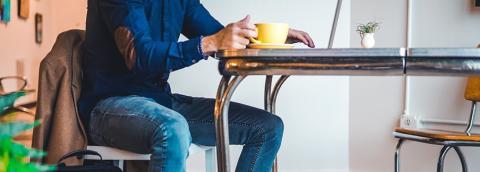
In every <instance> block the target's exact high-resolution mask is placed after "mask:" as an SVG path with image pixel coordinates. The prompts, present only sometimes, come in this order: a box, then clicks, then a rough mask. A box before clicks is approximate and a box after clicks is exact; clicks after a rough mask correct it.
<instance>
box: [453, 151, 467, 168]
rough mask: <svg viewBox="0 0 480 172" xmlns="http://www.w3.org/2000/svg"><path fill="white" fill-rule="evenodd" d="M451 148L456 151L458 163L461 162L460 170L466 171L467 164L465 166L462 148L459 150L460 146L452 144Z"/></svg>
mask: <svg viewBox="0 0 480 172" xmlns="http://www.w3.org/2000/svg"><path fill="white" fill-rule="evenodd" d="M453 149H455V151H456V152H457V155H458V158H459V159H460V163H461V164H462V172H467V171H468V166H467V161H465V156H463V153H462V150H460V147H458V146H453Z"/></svg>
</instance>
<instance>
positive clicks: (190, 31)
mask: <svg viewBox="0 0 480 172" xmlns="http://www.w3.org/2000/svg"><path fill="white" fill-rule="evenodd" d="M221 29H223V25H222V24H220V22H218V21H217V20H216V19H215V18H213V17H212V15H210V13H209V12H208V11H207V9H205V7H204V6H203V5H202V4H201V3H200V1H199V0H189V3H188V5H187V9H186V14H185V19H184V22H183V30H182V33H183V35H185V36H186V37H187V38H194V37H198V36H208V35H212V34H214V33H217V32H218V31H220V30H221Z"/></svg>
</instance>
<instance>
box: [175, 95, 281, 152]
mask: <svg viewBox="0 0 480 172" xmlns="http://www.w3.org/2000/svg"><path fill="white" fill-rule="evenodd" d="M214 105H215V99H210V98H198V97H189V96H184V95H180V94H174V101H173V107H172V109H173V110H175V111H177V112H179V113H180V114H182V115H183V116H184V117H185V118H186V119H187V122H188V125H189V128H190V133H191V135H192V143H195V144H199V145H205V146H214V145H215V140H216V139H215V138H216V136H215V121H214ZM228 121H229V122H228V123H229V133H230V137H229V139H230V144H234V145H245V144H249V142H251V141H257V140H261V139H260V138H255V137H263V135H262V134H261V133H260V132H272V133H274V135H276V136H279V137H280V138H278V139H279V140H281V133H283V123H282V120H281V119H280V118H279V117H278V116H276V115H273V114H271V113H269V112H267V111H265V110H263V109H258V108H255V107H252V106H247V105H244V104H240V103H236V102H231V103H230V106H229V113H228Z"/></svg>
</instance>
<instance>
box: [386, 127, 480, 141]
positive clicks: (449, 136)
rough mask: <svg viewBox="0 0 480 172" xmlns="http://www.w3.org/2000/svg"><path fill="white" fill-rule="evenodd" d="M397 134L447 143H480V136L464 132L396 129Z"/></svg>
mask: <svg viewBox="0 0 480 172" xmlns="http://www.w3.org/2000/svg"><path fill="white" fill-rule="evenodd" d="M395 132H397V133H401V134H407V135H412V136H418V137H424V138H430V139H437V140H445V141H473V142H480V135H478V134H472V135H470V136H469V135H467V134H465V133H463V132H455V131H443V130H419V129H417V130H412V129H406V128H396V129H395Z"/></svg>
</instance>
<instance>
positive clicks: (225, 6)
mask: <svg viewBox="0 0 480 172" xmlns="http://www.w3.org/2000/svg"><path fill="white" fill-rule="evenodd" d="M202 3H203V4H204V5H205V6H206V8H207V9H209V10H210V11H211V13H212V14H213V16H215V17H216V18H217V19H218V20H219V21H220V22H222V23H223V24H227V23H229V22H234V21H237V20H240V19H241V18H243V17H244V16H245V15H247V14H250V15H251V16H252V20H253V22H286V23H289V24H290V26H291V27H293V28H298V29H302V30H305V31H307V32H309V33H310V34H311V36H312V37H313V39H314V40H315V41H316V45H317V46H318V47H326V46H327V44H328V38H329V34H330V27H331V22H332V20H333V14H334V10H335V5H336V1H335V0H328V1H327V0H325V1H316V0H297V1H295V2H293V1H289V0H263V1H258V0H243V1H236V0H226V1H213V0H203V1H202ZM349 18H350V1H349V0H346V1H345V4H344V6H343V11H342V16H341V21H340V24H339V28H338V29H339V30H338V32H337V35H338V37H337V39H336V40H337V41H336V44H335V46H336V47H348V46H349V37H350V35H349V29H350V19H349ZM297 47H304V46H302V45H297ZM192 76H193V77H192ZM219 81H220V76H219V75H218V72H217V61H216V60H214V59H210V60H208V61H203V62H201V63H199V64H196V65H195V66H193V67H190V68H188V69H183V70H181V71H178V72H175V73H173V75H172V78H171V79H170V83H171V84H172V85H173V86H172V87H173V91H174V92H178V93H184V94H188V95H194V96H203V97H213V96H214V95H215V93H216V88H217V86H218V82H219ZM263 82H264V77H249V78H247V79H246V80H245V81H244V83H242V84H241V85H240V86H239V88H238V90H237V92H236V94H235V95H234V97H233V100H235V101H239V102H242V103H245V104H249V105H253V106H256V107H259V108H262V107H263V86H264V83H263ZM192 85H195V86H196V87H193V86H192ZM199 85H201V87H198V86H199ZM348 85H349V84H348V77H297V76H295V77H291V78H290V79H289V80H288V81H287V82H286V83H285V85H284V87H283V89H282V91H281V93H280V94H279V98H278V99H279V100H278V104H277V112H278V114H279V116H281V117H282V118H283V120H284V122H285V135H284V140H283V141H284V142H283V145H282V148H281V150H280V154H279V163H280V171H295V172H298V171H348V91H349V90H348ZM239 151H240V148H239V147H236V148H235V150H234V153H233V156H234V158H233V159H234V160H235V159H236V158H237V157H238V153H239ZM189 162H190V164H189V167H193V168H194V169H195V170H197V169H201V168H200V167H201V166H202V165H203V164H202V163H203V160H201V155H198V156H195V157H193V158H191V159H190V160H189ZM232 163H235V161H233V162H232Z"/></svg>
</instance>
